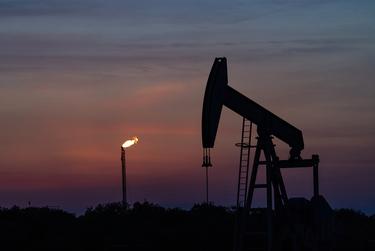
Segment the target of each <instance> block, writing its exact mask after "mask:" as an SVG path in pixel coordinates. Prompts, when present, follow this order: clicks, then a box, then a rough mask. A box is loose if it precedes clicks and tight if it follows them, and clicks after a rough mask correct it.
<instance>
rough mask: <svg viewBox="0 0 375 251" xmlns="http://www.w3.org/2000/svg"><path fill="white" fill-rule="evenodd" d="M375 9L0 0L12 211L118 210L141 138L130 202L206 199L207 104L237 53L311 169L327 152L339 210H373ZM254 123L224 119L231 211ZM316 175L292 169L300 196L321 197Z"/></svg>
mask: <svg viewBox="0 0 375 251" xmlns="http://www.w3.org/2000/svg"><path fill="white" fill-rule="evenodd" d="M373 13H375V2H374V1H372V0H367V1H366V0H363V1H346V0H342V1H339V0H326V1H318V0H313V1H307V0H299V1H297V0H262V1H249V0H246V1H245V0H241V1H239V0H233V1H223V0H210V1H202V0H200V1H198V0H193V1H182V0H173V1H172V0H138V1H129V0H125V1H119V0H90V1H89V0H74V1H73V0H64V1H63V0H8V1H7V0H0V118H1V120H0V121H1V122H0V142H1V144H0V206H1V207H9V206H12V205H18V206H21V207H24V206H27V205H28V203H29V202H30V204H31V205H33V206H50V207H57V208H62V209H65V210H68V211H71V212H76V213H82V212H84V210H85V209H86V208H88V207H90V206H94V205H96V204H98V203H108V202H116V201H120V200H121V162H120V146H121V144H122V143H123V142H124V141H125V140H126V139H128V138H130V137H133V136H135V135H136V136H138V137H139V143H138V144H137V145H136V146H134V147H131V148H129V149H127V152H126V154H127V180H128V198H129V200H130V202H134V201H143V200H148V201H151V202H154V203H158V204H160V205H162V206H167V207H183V208H189V207H191V206H192V205H193V204H194V203H199V202H202V201H204V199H205V190H204V189H205V176H204V175H205V171H204V169H203V168H202V167H201V164H202V148H201V135H200V133H201V131H200V126H201V111H202V103H203V94H204V89H205V85H206V81H207V78H208V74H209V71H210V68H211V65H212V63H213V60H214V58H215V57H222V56H225V57H227V60H228V72H229V73H228V74H229V85H230V86H231V87H233V88H235V89H236V90H238V91H240V92H241V93H243V94H244V95H246V96H248V97H249V98H251V99H253V100H254V101H256V102H258V103H259V104H261V105H262V106H264V107H265V108H267V109H269V110H270V111H272V112H273V113H275V114H277V115H278V116H280V117H282V118H283V119H284V120H286V121H288V122H289V123H291V124H293V125H294V126H296V127H297V128H299V129H301V130H302V131H303V135H304V141H305V150H304V151H303V153H302V156H303V157H304V158H310V157H311V154H314V153H317V154H319V155H320V159H321V162H320V184H321V193H322V194H323V195H324V196H325V197H326V199H327V200H328V201H329V203H330V204H331V206H332V207H334V208H343V207H345V208H354V209H356V210H361V211H363V212H365V213H368V214H374V213H375V166H374V163H375V150H374V149H375V113H374V110H375V84H374V80H375V71H374V69H375V15H373ZM241 123H242V118H241V117H240V116H239V115H237V114H234V113H233V112H232V111H230V110H228V109H227V108H224V109H223V113H222V116H221V121H220V125H219V130H218V134H217V139H216V145H215V148H214V150H212V162H213V164H214V167H213V168H212V169H210V170H209V186H210V200H211V201H213V202H214V203H215V204H218V205H226V206H230V205H235V200H236V187H237V186H236V182H237V180H236V179H237V172H238V162H239V149H238V148H236V147H235V146H234V144H235V143H236V142H238V141H240V133H241ZM277 151H278V153H279V155H280V157H282V158H286V157H287V147H286V146H285V144H284V143H283V142H277ZM311 172H312V170H310V169H299V170H287V171H283V175H284V177H285V183H286V187H287V191H288V194H289V196H290V197H301V196H303V197H306V198H310V197H311V196H312V176H311ZM255 200H256V203H255V205H257V206H262V203H263V204H264V194H261V193H260V194H256V196H255Z"/></svg>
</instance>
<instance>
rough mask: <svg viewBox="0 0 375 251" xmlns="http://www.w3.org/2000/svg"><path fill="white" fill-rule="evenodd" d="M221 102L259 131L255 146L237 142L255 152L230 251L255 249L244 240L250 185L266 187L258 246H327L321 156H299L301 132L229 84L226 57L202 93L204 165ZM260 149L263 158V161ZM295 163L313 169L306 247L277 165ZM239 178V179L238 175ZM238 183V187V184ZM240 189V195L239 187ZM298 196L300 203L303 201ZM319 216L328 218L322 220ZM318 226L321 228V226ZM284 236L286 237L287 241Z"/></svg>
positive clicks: (271, 248) (270, 249)
mask: <svg viewBox="0 0 375 251" xmlns="http://www.w3.org/2000/svg"><path fill="white" fill-rule="evenodd" d="M223 105H224V106H226V107H228V108H229V109H230V110H232V111H234V112H236V113H237V114H239V115H241V116H242V117H243V118H244V119H246V120H249V121H250V122H251V123H253V124H255V125H256V126H257V134H258V137H257V144H256V146H250V145H247V146H246V145H243V142H242V145H241V147H254V148H255V154H254V158H253V159H254V160H253V165H252V170H251V176H250V181H249V185H248V186H247V175H248V174H247V173H246V188H245V189H246V192H245V193H244V196H245V198H244V200H243V207H241V206H238V208H237V220H236V229H235V240H234V251H242V250H245V249H247V250H249V248H250V247H251V248H253V247H252V246H251V243H250V245H246V241H247V239H249V238H248V236H249V235H251V232H249V229H250V228H249V226H248V222H249V221H248V218H249V215H251V210H252V208H251V207H252V200H253V195H254V190H255V189H257V188H265V189H266V201H267V208H266V232H265V236H266V241H265V246H264V247H263V249H262V248H261V249H258V250H267V251H274V250H329V248H327V246H329V245H327V244H326V243H327V239H329V237H327V235H329V234H327V232H329V230H327V229H330V221H331V219H332V210H331V208H330V206H329V205H328V203H327V202H326V200H325V199H324V198H323V196H321V195H319V178H318V165H319V156H318V155H312V157H311V158H310V159H302V157H301V151H302V150H303V149H304V142H303V136H302V131H301V130H299V129H297V128H296V127H294V126H293V125H291V124H289V123H288V122H286V121H284V120H283V119H281V118H279V117H278V116H276V115H275V114H273V113H272V112H270V111H268V110H267V109H265V108H263V107H262V106H260V105H259V104H257V103H255V102H254V101H252V100H251V99H249V98H247V97H246V96H244V95H243V94H241V93H239V92H238V91H236V90H235V89H233V88H232V87H230V86H229V85H228V75H227V61H226V58H224V57H222V58H216V59H215V61H214V64H213V66H212V69H211V72H210V75H209V78H208V81H207V85H206V90H205V94H204V101H203V112H202V145H203V148H204V151H203V153H204V156H203V165H202V166H204V167H206V168H207V167H208V166H211V158H210V151H209V149H210V148H213V147H214V143H215V138H216V133H217V129H218V125H219V120H220V115H221V110H222V107H223ZM244 123H245V121H244ZM243 130H244V129H243ZM242 135H243V133H242ZM273 137H276V138H278V139H280V140H281V141H283V142H285V143H286V144H288V145H289V147H290V151H289V153H290V156H289V159H287V160H280V159H279V157H278V156H277V154H276V150H275V145H274V143H273V141H272V139H273ZM262 152H263V155H264V158H265V159H264V160H261V153H262ZM247 161H249V160H247ZM261 166H264V167H265V168H266V170H265V171H266V183H265V184H258V183H256V180H257V173H258V168H259V167H261ZM298 167H312V169H313V172H312V174H313V198H312V199H311V202H308V201H307V200H304V202H306V201H307V203H310V204H309V205H310V206H311V210H310V209H309V212H312V213H311V217H310V218H311V219H312V220H311V222H312V223H311V224H310V226H309V228H310V229H312V230H311V231H312V232H313V233H312V234H311V235H312V237H311V238H310V237H309V241H310V242H311V243H312V244H311V245H310V246H308V247H306V245H307V244H306V243H308V242H309V241H308V240H302V242H304V244H302V245H298V243H300V242H301V240H297V239H298V238H299V235H298V233H297V232H298V230H296V227H295V226H294V225H293V224H294V223H296V222H295V220H294V219H295V214H296V213H295V212H293V208H296V206H295V205H292V204H294V203H295V201H296V200H290V199H289V198H288V195H287V192H286V188H285V185H284V181H283V178H282V175H281V171H280V169H281V168H298ZM247 170H248V169H247ZM239 182H241V181H240V180H239ZM238 186H239V187H240V184H239V185H238ZM238 194H240V192H239V191H238ZM237 201H238V198H237ZM297 201H298V200H297ZM299 201H300V202H301V200H299ZM237 204H238V203H237ZM305 204H306V203H305ZM297 207H299V206H297ZM299 208H300V207H299ZM322 221H326V222H325V223H323V222H322ZM285 226H286V228H285ZM322 228H324V229H325V230H324V231H322ZM281 229H284V230H283V231H287V234H284V235H282V236H281V235H280V231H281ZM285 229H288V230H285ZM309 231H310V230H309ZM311 231H310V232H311ZM322 232H324V233H325V236H323V234H322ZM285 236H287V237H285ZM286 238H288V239H287V240H286ZM304 238H305V237H304ZM298 241H300V242H298ZM247 242H249V241H247ZM328 242H329V241H328ZM321 243H325V244H324V245H323V244H321ZM250 250H251V249H250Z"/></svg>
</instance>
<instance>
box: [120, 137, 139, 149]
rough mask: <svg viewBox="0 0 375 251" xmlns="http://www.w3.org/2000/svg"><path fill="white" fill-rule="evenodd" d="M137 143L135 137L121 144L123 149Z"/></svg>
mask: <svg viewBox="0 0 375 251" xmlns="http://www.w3.org/2000/svg"><path fill="white" fill-rule="evenodd" d="M137 142H138V138H137V137H133V138H132V139H129V140H127V141H125V142H124V144H122V147H123V148H127V147H129V146H132V145H134V144H137Z"/></svg>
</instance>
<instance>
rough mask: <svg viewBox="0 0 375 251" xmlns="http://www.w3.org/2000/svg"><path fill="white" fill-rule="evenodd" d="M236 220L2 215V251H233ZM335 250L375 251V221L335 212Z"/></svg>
mask: <svg viewBox="0 0 375 251" xmlns="http://www.w3.org/2000/svg"><path fill="white" fill-rule="evenodd" d="M234 219H235V214H234V212H233V210H231V209H228V208H224V207H217V206H213V205H204V204H203V205H195V206H194V207H193V208H192V209H191V210H182V209H165V208H162V207H160V206H157V205H154V204H150V203H147V202H144V203H135V204H134V205H133V206H132V207H131V208H130V209H128V210H125V209H124V208H122V207H121V204H116V203H115V204H107V205H99V206H97V207H96V208H92V209H88V210H87V211H86V212H85V214H84V215H82V216H79V217H76V216H75V215H73V214H70V213H67V212H65V211H62V210H56V209H50V208H33V207H30V208H22V209H21V208H18V207H13V208H10V209H6V208H1V209H0V250H139V251H141V250H142V251H143V250H166V251H168V250H176V251H180V250H194V251H198V250H215V251H218V250H223V251H224V250H225V251H230V250H232V245H233V230H234ZM334 222H335V237H334V246H335V248H334V250H373V249H372V247H374V243H373V242H374V240H375V217H374V216H372V217H368V216H366V215H364V214H362V213H360V212H356V211H353V210H349V209H341V210H336V211H335V221H334Z"/></svg>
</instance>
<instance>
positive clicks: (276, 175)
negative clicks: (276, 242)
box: [234, 129, 319, 251]
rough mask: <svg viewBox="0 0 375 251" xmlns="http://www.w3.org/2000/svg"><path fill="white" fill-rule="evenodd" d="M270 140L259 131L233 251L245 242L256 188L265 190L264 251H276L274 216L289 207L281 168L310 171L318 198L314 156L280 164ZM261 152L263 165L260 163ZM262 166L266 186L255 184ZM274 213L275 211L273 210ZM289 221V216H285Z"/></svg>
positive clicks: (317, 179)
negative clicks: (265, 249) (265, 243)
mask: <svg viewBox="0 0 375 251" xmlns="http://www.w3.org/2000/svg"><path fill="white" fill-rule="evenodd" d="M272 139H273V137H271V136H270V135H269V134H267V133H265V132H264V131H262V130H261V129H258V137H257V144H256V147H255V154H254V159H253V166H252V169H251V176H250V183H249V187H248V192H247V198H246V203H245V208H244V209H240V212H239V215H238V216H239V219H238V220H237V226H236V227H237V229H236V236H235V244H234V251H242V250H243V243H244V241H245V240H244V238H245V235H246V231H247V230H246V229H247V228H246V225H244V224H246V222H247V216H248V215H249V214H250V210H251V206H252V200H253V195H254V191H255V189H256V188H265V189H266V197H267V200H266V201H267V208H266V215H267V216H266V217H267V218H266V219H267V232H266V236H267V251H271V250H275V248H274V247H273V246H272V244H273V234H274V228H273V226H274V224H273V216H274V215H275V216H277V214H278V213H279V212H281V210H282V209H286V208H287V207H288V195H287V192H286V189H285V185H284V181H283V178H282V175H281V168H300V167H312V168H313V191H314V195H313V196H314V197H318V196H319V177H318V165H319V156H318V155H313V156H312V158H311V159H303V160H302V159H300V160H279V158H278V156H277V155H276V151H275V145H274V144H273V142H272ZM262 152H263V155H264V158H265V160H264V161H261V160H260V158H261V153H262ZM261 165H265V168H266V184H256V179H257V174H258V169H259V167H260V166H261ZM273 209H275V210H273ZM286 216H287V217H288V215H286Z"/></svg>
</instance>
